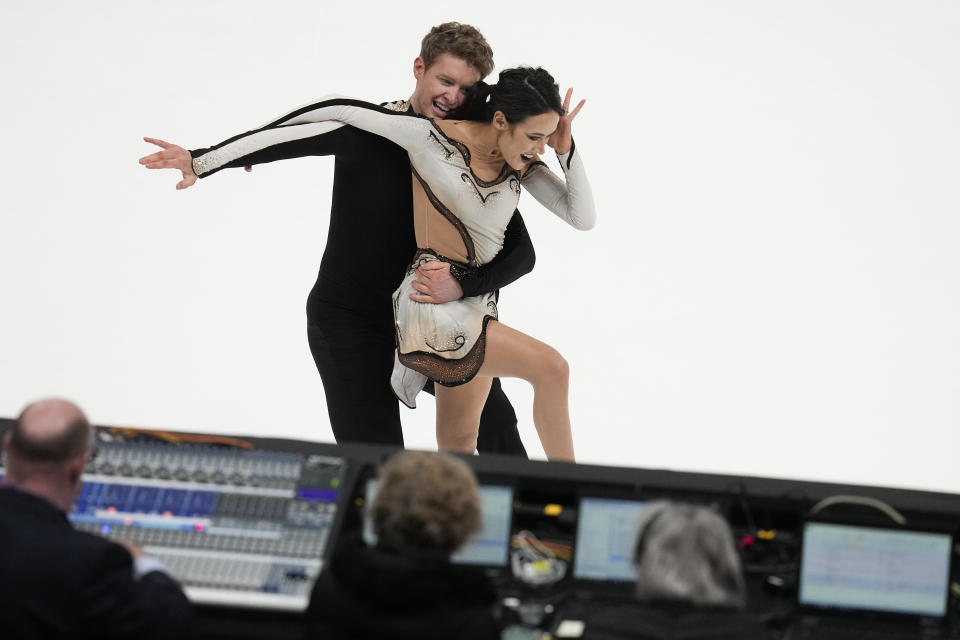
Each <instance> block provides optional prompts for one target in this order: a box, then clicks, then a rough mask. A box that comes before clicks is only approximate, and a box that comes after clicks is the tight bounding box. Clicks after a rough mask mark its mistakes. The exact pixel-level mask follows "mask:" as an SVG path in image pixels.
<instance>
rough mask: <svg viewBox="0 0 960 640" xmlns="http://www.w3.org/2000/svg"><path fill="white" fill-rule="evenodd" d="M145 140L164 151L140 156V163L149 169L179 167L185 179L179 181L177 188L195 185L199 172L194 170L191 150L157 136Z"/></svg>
mask: <svg viewBox="0 0 960 640" xmlns="http://www.w3.org/2000/svg"><path fill="white" fill-rule="evenodd" d="M144 141H145V142H149V143H150V144H155V145H157V146H158V147H160V148H162V149H163V151H157V152H156V153H151V154H150V155H148V156H144V157H142V158H140V164H142V165H143V166H145V167H146V168H147V169H177V170H178V171H179V172H180V173H181V174H182V175H183V180H181V181H180V182H178V183H177V189H186V188H187V187H191V186H193V183H195V182H196V181H197V174H195V173H194V172H193V158H191V157H190V152H189V151H187V150H186V149H184V148H183V147H179V146H177V145H175V144H171V143H169V142H164V141H163V140H158V139H157V138H144Z"/></svg>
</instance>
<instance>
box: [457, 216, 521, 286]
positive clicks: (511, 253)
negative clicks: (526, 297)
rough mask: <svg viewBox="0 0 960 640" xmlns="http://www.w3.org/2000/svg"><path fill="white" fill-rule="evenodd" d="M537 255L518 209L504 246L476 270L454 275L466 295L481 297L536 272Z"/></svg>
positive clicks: (509, 226)
mask: <svg viewBox="0 0 960 640" xmlns="http://www.w3.org/2000/svg"><path fill="white" fill-rule="evenodd" d="M536 262H537V254H536V252H534V250H533V242H532V241H531V240H530V235H529V234H528V233H527V227H526V225H525V224H523V218H522V217H520V212H519V211H514V212H513V217H512V218H510V224H508V225H507V231H506V234H505V235H504V237H503V248H502V249H501V250H500V253H498V254H497V255H496V257H495V258H494V259H493V260H491V261H490V262H488V263H487V264H485V265H483V266H481V267H477V268H476V269H454V270H451V272H450V273H451V275H453V277H455V278H456V279H457V281H458V282H459V283H460V288H461V289H463V295H464V296H465V297H469V296H478V295H480V294H483V293H489V292H491V291H495V290H497V289H499V288H501V287H505V286H507V285H508V284H510V283H511V282H513V281H515V280H518V279H519V278H520V277H522V276H525V275H526V274H528V273H530V272H531V271H533V265H534V264H535V263H536Z"/></svg>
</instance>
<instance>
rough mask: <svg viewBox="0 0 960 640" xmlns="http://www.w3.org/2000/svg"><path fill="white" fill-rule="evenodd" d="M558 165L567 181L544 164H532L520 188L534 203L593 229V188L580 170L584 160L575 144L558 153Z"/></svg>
mask: <svg viewBox="0 0 960 640" xmlns="http://www.w3.org/2000/svg"><path fill="white" fill-rule="evenodd" d="M557 158H558V159H559V160H560V168H561V169H562V170H563V174H564V177H565V178H566V180H563V179H561V178H560V177H559V176H557V175H556V174H555V173H553V172H552V171H550V169H548V168H547V167H546V165H537V166H536V167H533V168H532V169H531V170H530V171H529V172H528V173H527V175H525V176H524V177H523V183H522V184H523V187H524V188H525V189H526V190H527V191H529V192H530V194H531V195H532V196H533V197H534V198H536V199H537V202H539V203H540V204H542V205H543V206H545V207H546V208H547V209H549V210H550V211H552V212H553V213H555V214H556V215H557V216H558V217H559V218H561V219H563V220H565V221H566V222H567V223H568V224H569V225H571V226H573V227H575V228H577V229H583V230H587V229H592V228H593V226H594V225H595V224H596V223H597V210H596V207H595V206H594V204H593V191H591V189H590V182H589V181H588V180H587V173H586V171H584V169H583V160H582V158H581V157H580V152H579V151H578V150H577V148H576V145H574V146H572V147H571V148H570V151H568V152H567V153H565V154H563V155H560V154H557Z"/></svg>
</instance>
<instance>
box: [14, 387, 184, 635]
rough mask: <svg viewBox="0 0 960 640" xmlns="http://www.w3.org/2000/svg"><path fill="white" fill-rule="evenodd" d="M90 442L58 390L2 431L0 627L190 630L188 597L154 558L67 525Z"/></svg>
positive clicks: (90, 631) (43, 631)
mask: <svg viewBox="0 0 960 640" xmlns="http://www.w3.org/2000/svg"><path fill="white" fill-rule="evenodd" d="M93 442H94V432H93V428H92V427H91V426H90V424H89V423H88V422H87V419H86V417H85V416H84V415H83V413H82V412H81V411H80V409H79V408H78V407H77V406H76V405H74V404H72V403H70V402H67V401H66V400H58V399H50V400H41V401H39V402H36V403H33V404H31V405H29V406H27V408H25V409H24V410H23V412H22V413H21V414H20V416H19V417H18V418H17V420H16V421H15V423H14V425H13V427H12V428H11V429H10V432H9V433H8V434H7V435H6V436H5V438H4V441H3V448H4V450H5V452H6V478H5V481H4V484H3V486H0V635H2V637H4V638H17V639H18V640H19V639H26V638H51V639H57V638H98V639H99V638H103V639H108V638H136V639H137V640H147V639H149V638H177V639H178V640H186V639H187V638H191V637H193V632H194V628H193V624H194V622H193V611H192V609H191V606H190V603H189V602H188V601H187V598H186V596H184V594H183V592H182V591H181V590H180V587H179V586H178V585H177V584H176V583H175V582H174V581H173V580H172V579H171V578H170V577H169V576H168V575H167V574H166V573H164V571H163V565H162V564H161V563H160V562H159V561H158V560H156V559H154V558H150V557H148V556H145V555H144V554H143V552H142V551H141V550H140V549H139V548H137V547H135V546H134V545H129V546H128V547H127V548H125V547H123V546H120V545H118V544H114V543H113V542H110V541H109V540H106V539H105V538H100V537H98V536H94V535H91V534H88V533H83V532H80V531H76V530H75V529H73V528H72V527H71V526H70V522H69V521H68V520H67V512H68V511H69V510H70V509H71V507H72V505H73V503H74V501H75V500H76V498H77V495H78V494H79V493H80V487H81V485H82V479H81V477H82V475H83V469H84V466H85V465H86V463H87V461H88V460H89V459H90V456H91V448H92V443H93ZM132 555H136V556H138V557H137V560H136V562H134V559H133V557H132Z"/></svg>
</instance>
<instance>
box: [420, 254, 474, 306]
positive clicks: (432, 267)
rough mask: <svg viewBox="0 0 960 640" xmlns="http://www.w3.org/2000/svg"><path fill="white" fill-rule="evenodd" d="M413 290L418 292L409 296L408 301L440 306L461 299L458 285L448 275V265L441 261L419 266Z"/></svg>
mask: <svg viewBox="0 0 960 640" xmlns="http://www.w3.org/2000/svg"><path fill="white" fill-rule="evenodd" d="M413 288H414V289H416V290H417V291H419V292H420V293H411V294H410V299H411V300H414V301H416V302H431V303H434V304H440V303H442V302H450V301H451V300H459V299H460V298H462V297H463V289H461V288H460V283H459V282H457V280H456V279H455V278H454V277H453V276H451V275H450V263H449V262H444V261H443V260H430V261H429V262H424V263H423V264H422V265H420V267H419V268H418V269H417V279H416V280H414V281H413Z"/></svg>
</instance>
